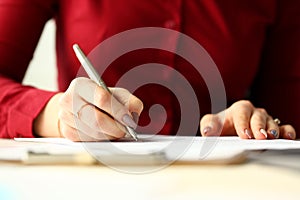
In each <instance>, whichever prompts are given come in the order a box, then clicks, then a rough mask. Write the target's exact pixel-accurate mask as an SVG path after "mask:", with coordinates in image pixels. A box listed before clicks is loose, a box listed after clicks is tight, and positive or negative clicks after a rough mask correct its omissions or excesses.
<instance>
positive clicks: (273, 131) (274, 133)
mask: <svg viewBox="0 0 300 200" xmlns="http://www.w3.org/2000/svg"><path fill="white" fill-rule="evenodd" d="M270 133H271V134H272V135H273V136H274V138H278V132H277V131H276V130H273V129H272V130H270Z"/></svg>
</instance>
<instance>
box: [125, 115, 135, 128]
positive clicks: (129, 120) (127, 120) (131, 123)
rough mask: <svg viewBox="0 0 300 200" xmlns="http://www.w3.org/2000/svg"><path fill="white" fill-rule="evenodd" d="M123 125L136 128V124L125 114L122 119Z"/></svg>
mask: <svg viewBox="0 0 300 200" xmlns="http://www.w3.org/2000/svg"><path fill="white" fill-rule="evenodd" d="M122 120H123V122H124V124H126V125H127V126H129V127H131V128H134V129H135V128H136V127H137V124H136V123H135V122H134V121H133V119H132V118H131V117H130V116H129V115H128V114H125V115H124V116H123V118H122Z"/></svg>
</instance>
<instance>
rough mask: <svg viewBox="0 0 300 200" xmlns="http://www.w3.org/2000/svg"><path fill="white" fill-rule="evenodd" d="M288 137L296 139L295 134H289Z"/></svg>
mask: <svg viewBox="0 0 300 200" xmlns="http://www.w3.org/2000/svg"><path fill="white" fill-rule="evenodd" d="M287 135H288V136H289V138H290V139H291V140H293V139H295V137H294V134H293V133H288V134H287Z"/></svg>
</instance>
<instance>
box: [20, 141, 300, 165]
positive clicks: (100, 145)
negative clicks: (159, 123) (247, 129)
mask: <svg viewBox="0 0 300 200" xmlns="http://www.w3.org/2000/svg"><path fill="white" fill-rule="evenodd" d="M139 137H140V138H141V139H140V141H138V142H135V141H128V140H124V141H117V142H71V141H69V140H67V139H62V138H16V139H15V140H16V141H19V142H22V141H23V142H36V143H39V144H41V143H43V144H44V143H48V144H52V146H44V148H43V150H44V151H45V150H47V148H48V150H49V151H50V150H51V152H52V153H53V152H55V153H59V152H61V153H63V152H68V153H69V152H70V151H74V152H80V151H85V150H86V151H88V152H89V153H90V154H91V155H92V156H96V157H97V156H100V157H101V156H103V155H105V156H107V155H108V156H113V155H133V156H134V155H136V156H140V155H150V154H151V155H153V154H157V153H162V152H163V153H164V154H165V156H166V158H167V159H168V160H172V161H174V160H179V161H211V160H226V159H230V158H232V157H234V156H236V155H238V154H241V153H242V152H244V151H245V150H265V149H300V141H292V140H282V139H278V140H243V139H240V138H239V137H176V136H149V135H141V136H139ZM55 144H56V146H55ZM53 145H54V146H53ZM57 145H59V146H60V147H57ZM62 146H63V147H62ZM32 148H33V147H32ZM39 148H41V147H39Z"/></svg>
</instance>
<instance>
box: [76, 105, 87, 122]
mask: <svg viewBox="0 0 300 200" xmlns="http://www.w3.org/2000/svg"><path fill="white" fill-rule="evenodd" d="M85 106H88V104H84V105H83V106H81V107H80V108H79V109H78V111H76V112H75V113H74V115H75V117H76V118H77V119H80V112H81V110H82V109H83V108H84V107H85Z"/></svg>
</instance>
